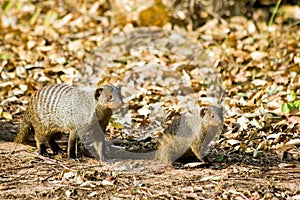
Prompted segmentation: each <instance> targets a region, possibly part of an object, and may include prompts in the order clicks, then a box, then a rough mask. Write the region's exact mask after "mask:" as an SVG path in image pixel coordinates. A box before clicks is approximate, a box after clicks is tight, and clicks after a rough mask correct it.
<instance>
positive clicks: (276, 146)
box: [0, 0, 300, 199]
mask: <svg viewBox="0 0 300 200" xmlns="http://www.w3.org/2000/svg"><path fill="white" fill-rule="evenodd" d="M76 2H77V3H73V1H68V0H64V1H54V0H53V1H52V0H49V1H37V2H29V1H28V2H23V1H4V2H2V3H0V5H1V8H0V11H1V12H0V33H1V34H0V62H1V63H0V64H1V65H0V101H1V103H0V165H1V168H0V199H300V128H299V126H300V113H299V110H300V95H299V94H300V43H299V41H300V28H299V15H298V14H297V13H299V6H297V5H281V6H280V9H279V11H278V13H277V16H276V17H275V18H274V19H273V21H272V23H273V24H269V25H268V19H270V15H271V13H270V9H266V7H263V6H262V7H258V8H255V9H252V10H251V16H252V17H248V18H247V17H243V16H227V17H224V18H223V17H222V16H219V15H218V14H216V13H215V12H213V11H211V10H210V11H206V10H201V11H199V13H201V15H200V14H199V13H198V14H199V15H198V14H196V13H194V14H191V13H189V12H191V11H194V12H196V11H198V10H199V9H198V8H197V9H198V10H197V9H196V8H193V9H191V8H190V7H185V6H186V5H187V4H185V3H184V2H185V1H182V2H183V3H181V4H180V5H174V6H177V7H176V9H179V10H180V9H182V10H180V12H179V11H178V10H177V11H178V12H175V11H174V10H176V9H175V8H174V9H173V10H166V7H163V6H161V5H155V6H154V7H153V8H151V7H150V8H149V9H146V10H144V11H145V12H143V11H141V9H132V10H131V11H130V12H129V11H126V10H124V8H127V7H126V6H124V7H123V6H122V7H120V6H119V5H118V3H116V4H114V3H112V4H110V3H109V2H110V1H76ZM113 2H119V1H113ZM124 2H127V1H124ZM124 2H123V3H124ZM129 2H130V1H129ZM137 2H138V1H137ZM149 2H151V1H149ZM157 2H159V1H157ZM166 2H173V1H171V0H170V1H166ZM176 2H177V1H176ZM187 2H189V1H187ZM193 2H194V3H195V2H196V3H197V2H198V3H199V2H201V1H193ZM127 3H128V2H127ZM57 4H59V6H56V5H57ZM120 5H123V4H120ZM143 6H147V5H140V6H139V7H137V8H143V9H144V8H145V7H143ZM189 6H191V5H189ZM274 6H275V5H269V7H272V8H273V7H274ZM173 11H174V12H173ZM124 13H125V15H124ZM140 13H144V14H145V15H144V14H140ZM147 13H148V14H147ZM176 13H180V14H181V15H184V16H185V17H184V19H185V20H181V21H180V20H179V21H178V20H174V19H179V18H178V15H177V14H176ZM248 14H249V13H248ZM156 15H157V16H158V17H154V16H156ZM120 16H121V17H120ZM122 16H123V17H122ZM197 17H198V18H197ZM201 23H202V24H201ZM152 25H158V26H160V27H162V28H154V27H144V26H152ZM139 27H144V28H139ZM145 47H146V48H145ZM49 83H66V84H76V85H80V86H82V85H97V84H98V85H100V84H107V83H108V84H115V85H119V86H122V91H123V92H124V102H125V103H126V104H127V108H126V109H127V110H125V111H127V114H125V115H123V117H120V115H118V114H116V115H114V116H113V119H112V121H111V123H110V125H109V127H108V130H107V135H106V139H107V140H110V139H116V138H117V139H121V140H123V141H125V142H124V144H125V145H124V146H126V148H129V149H130V148H133V149H135V150H136V148H138V149H139V150H140V149H142V150H145V149H147V150H149V149H154V148H155V147H156V143H157V138H159V136H160V135H161V134H162V130H163V126H165V124H166V123H168V122H169V121H171V120H172V119H173V118H172V117H174V116H176V115H178V114H182V113H184V111H190V110H195V109H197V108H199V106H203V105H208V104H213V102H218V104H220V105H222V107H223V110H224V125H223V130H222V134H221V135H220V139H219V140H218V141H217V142H216V146H215V148H213V149H212V150H211V152H210V153H209V154H208V159H209V161H210V163H209V164H203V163H201V162H197V160H189V161H187V162H185V163H179V162H175V163H173V164H172V165H163V164H161V163H157V162H155V161H154V160H147V159H144V160H128V159H127V160H108V161H107V162H99V161H97V160H96V159H93V158H90V157H85V156H82V158H81V160H79V161H75V160H71V159H68V158H67V155H66V153H65V152H66V151H64V153H63V154H58V155H51V156H50V157H44V156H40V155H38V153H37V149H36V147H35V146H28V145H22V144H17V143H15V142H14V138H15V136H16V134H17V132H18V129H19V125H20V123H21V122H22V114H23V113H24V111H25V110H26V107H27V104H28V100H29V98H30V96H31V95H32V94H33V92H34V91H36V90H37V89H40V88H41V87H42V86H44V85H46V84H49ZM125 111H124V112H125ZM125 113H126V112H125ZM149 138H150V139H151V140H149ZM59 144H60V145H61V146H62V147H63V149H66V138H63V139H62V140H60V143H59Z"/></svg>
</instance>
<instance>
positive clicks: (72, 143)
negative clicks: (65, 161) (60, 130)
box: [68, 131, 77, 159]
mask: <svg viewBox="0 0 300 200" xmlns="http://www.w3.org/2000/svg"><path fill="white" fill-rule="evenodd" d="M76 140H77V134H76V132H75V131H71V132H70V134H69V141H68V157H69V158H72V159H76V149H77V148H76V145H77V144H76Z"/></svg>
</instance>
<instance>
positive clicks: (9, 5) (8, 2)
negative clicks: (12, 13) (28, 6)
mask: <svg viewBox="0 0 300 200" xmlns="http://www.w3.org/2000/svg"><path fill="white" fill-rule="evenodd" d="M13 5H14V2H13V1H6V2H5V3H4V4H3V6H2V8H3V11H4V12H6V11H8V10H9V9H10V8H11V7H12V6H13Z"/></svg>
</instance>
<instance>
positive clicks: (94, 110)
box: [16, 84, 123, 160]
mask: <svg viewBox="0 0 300 200" xmlns="http://www.w3.org/2000/svg"><path fill="white" fill-rule="evenodd" d="M122 104H123V101H122V96H121V94H120V88H118V87H115V86H111V85H103V86H100V87H98V88H96V89H95V88H94V89H92V88H79V87H77V86H68V85H65V84H53V85H48V86H45V87H44V88H42V89H41V90H38V91H36V92H35V93H34V94H33V96H32V97H31V99H30V102H29V105H28V108H27V110H26V112H25V114H24V122H23V125H22V126H21V128H20V131H19V133H18V135H17V137H16V142H18V143H26V141H27V140H28V138H29V137H30V135H34V138H35V141H36V145H37V148H38V152H39V154H41V155H47V150H46V144H47V143H48V144H49V146H50V148H51V150H52V151H53V153H57V152H58V151H60V150H61V149H60V147H59V146H58V144H57V143H56V141H55V140H57V139H59V138H60V137H61V136H62V134H63V133H68V134H69V140H68V156H69V158H76V147H77V146H76V140H77V139H78V138H80V139H81V140H82V142H83V143H84V144H85V145H86V144H87V145H91V146H93V147H91V148H94V150H96V152H97V154H98V155H97V157H98V159H100V160H104V159H105V152H104V149H105V148H104V145H105V138H104V131H105V129H106V126H107V125H108V122H109V119H110V117H111V115H112V109H117V108H120V107H121V106H122ZM99 125H100V126H99ZM87 149H89V148H87Z"/></svg>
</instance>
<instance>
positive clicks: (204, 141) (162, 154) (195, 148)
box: [156, 106, 223, 163]
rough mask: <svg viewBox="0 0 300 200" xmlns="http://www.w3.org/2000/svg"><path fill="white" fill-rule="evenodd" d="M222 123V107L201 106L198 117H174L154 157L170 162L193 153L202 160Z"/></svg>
mask: <svg viewBox="0 0 300 200" xmlns="http://www.w3.org/2000/svg"><path fill="white" fill-rule="evenodd" d="M198 123H200V125H199V124H198ZM222 124H223V114H222V109H220V108H218V107H216V106H207V107H203V108H201V110H200V118H195V117H193V118H189V117H186V116H181V117H179V118H177V119H175V120H174V121H173V122H172V123H171V124H170V125H169V126H168V127H167V128H166V130H165V134H164V135H163V136H162V139H161V144H160V147H159V149H158V151H157V153H156V159H157V160H159V161H160V162H163V163H171V162H174V161H175V160H177V159H179V158H183V157H188V156H190V155H191V154H194V155H195V156H196V157H197V158H198V159H199V160H201V161H204V155H205V152H206V150H207V148H208V147H209V145H210V142H211V141H213V140H214V138H215V136H216V134H217V133H218V131H219V128H220V127H221V126H222ZM175 134H176V135H175Z"/></svg>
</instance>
